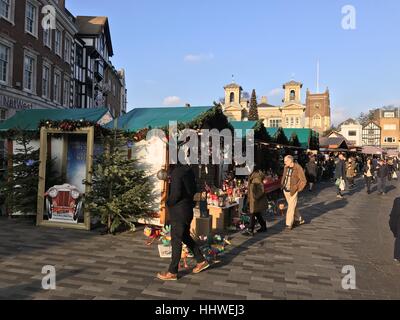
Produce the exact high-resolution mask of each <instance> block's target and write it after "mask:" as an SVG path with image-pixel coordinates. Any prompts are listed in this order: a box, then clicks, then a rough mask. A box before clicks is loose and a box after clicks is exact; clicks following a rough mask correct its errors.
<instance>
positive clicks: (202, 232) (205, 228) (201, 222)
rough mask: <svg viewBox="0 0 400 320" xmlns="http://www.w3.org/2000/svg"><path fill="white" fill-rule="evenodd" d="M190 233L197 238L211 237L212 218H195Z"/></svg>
mask: <svg viewBox="0 0 400 320" xmlns="http://www.w3.org/2000/svg"><path fill="white" fill-rule="evenodd" d="M190 232H191V233H192V234H193V235H194V236H196V237H199V236H209V235H210V234H211V232H212V217H211V216H210V217H208V218H199V217H195V218H194V219H193V221H192V225H191V226H190Z"/></svg>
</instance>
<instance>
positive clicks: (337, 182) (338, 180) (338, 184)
mask: <svg viewBox="0 0 400 320" xmlns="http://www.w3.org/2000/svg"><path fill="white" fill-rule="evenodd" d="M341 180H342V179H336V182H335V185H336V187H338V188H339V186H340V181H341Z"/></svg>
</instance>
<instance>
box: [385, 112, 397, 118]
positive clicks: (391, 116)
mask: <svg viewBox="0 0 400 320" xmlns="http://www.w3.org/2000/svg"><path fill="white" fill-rule="evenodd" d="M383 117H384V118H394V117H395V114H394V112H385V113H384V115H383Z"/></svg>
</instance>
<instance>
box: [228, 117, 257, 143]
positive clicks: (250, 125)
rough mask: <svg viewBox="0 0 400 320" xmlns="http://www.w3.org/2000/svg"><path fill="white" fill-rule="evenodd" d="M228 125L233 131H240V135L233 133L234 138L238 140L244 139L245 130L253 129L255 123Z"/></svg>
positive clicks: (244, 122) (237, 122)
mask: <svg viewBox="0 0 400 320" xmlns="http://www.w3.org/2000/svg"><path fill="white" fill-rule="evenodd" d="M230 124H231V125H232V127H233V129H235V130H242V133H241V135H239V133H237V132H236V131H235V137H236V138H239V139H240V138H244V137H246V133H247V131H246V130H252V129H254V127H255V126H256V124H257V121H231V122H230Z"/></svg>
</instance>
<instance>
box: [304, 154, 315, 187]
mask: <svg viewBox="0 0 400 320" xmlns="http://www.w3.org/2000/svg"><path fill="white" fill-rule="evenodd" d="M317 171H318V167H317V163H316V162H315V157H314V156H312V157H310V160H309V161H308V163H307V165H306V177H307V181H308V184H309V187H310V189H309V190H310V192H312V191H313V189H314V184H315V183H316V182H317Z"/></svg>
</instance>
